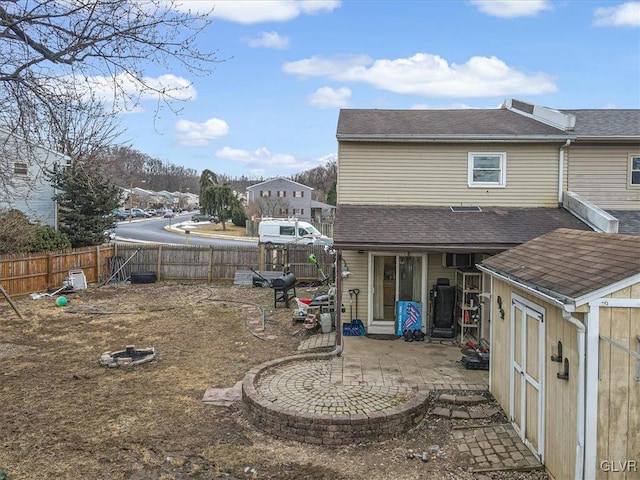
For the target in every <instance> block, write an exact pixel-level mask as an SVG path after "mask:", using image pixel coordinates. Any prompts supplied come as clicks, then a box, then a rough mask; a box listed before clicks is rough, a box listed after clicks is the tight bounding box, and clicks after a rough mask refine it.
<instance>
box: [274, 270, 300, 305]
mask: <svg viewBox="0 0 640 480" xmlns="http://www.w3.org/2000/svg"><path fill="white" fill-rule="evenodd" d="M271 288H273V307H274V308H278V304H279V303H284V304H285V305H286V307H287V308H289V302H290V301H291V300H293V299H294V298H295V297H296V276H295V275H294V274H293V273H291V272H289V273H285V274H283V275H281V276H279V277H276V278H274V279H273V280H271Z"/></svg>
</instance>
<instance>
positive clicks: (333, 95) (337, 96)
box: [309, 87, 351, 108]
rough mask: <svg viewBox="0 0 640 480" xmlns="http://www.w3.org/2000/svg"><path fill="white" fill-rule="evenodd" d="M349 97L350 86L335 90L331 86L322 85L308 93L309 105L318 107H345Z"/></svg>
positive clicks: (347, 104)
mask: <svg viewBox="0 0 640 480" xmlns="http://www.w3.org/2000/svg"><path fill="white" fill-rule="evenodd" d="M350 98H351V89H350V88H347V87H341V88H338V89H337V90H336V89H333V88H331V87H322V88H319V89H318V90H316V91H315V92H314V93H312V94H311V95H309V105H313V106H314V107H318V108H345V107H348V106H349V99H350Z"/></svg>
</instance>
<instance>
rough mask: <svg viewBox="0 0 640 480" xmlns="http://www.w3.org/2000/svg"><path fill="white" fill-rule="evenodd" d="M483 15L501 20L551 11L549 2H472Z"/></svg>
mask: <svg viewBox="0 0 640 480" xmlns="http://www.w3.org/2000/svg"><path fill="white" fill-rule="evenodd" d="M471 3H472V4H473V5H475V6H477V7H478V10H480V11H481V12H482V13H486V14H487V15H492V16H494V17H501V18H515V17H532V16H535V15H537V14H538V13H540V12H543V11H545V10H551V8H552V7H551V2H550V1H548V0H526V1H524V0H471Z"/></svg>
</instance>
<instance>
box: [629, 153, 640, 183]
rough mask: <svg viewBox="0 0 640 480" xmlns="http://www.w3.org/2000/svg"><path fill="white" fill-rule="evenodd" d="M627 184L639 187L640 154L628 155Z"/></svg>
mask: <svg viewBox="0 0 640 480" xmlns="http://www.w3.org/2000/svg"><path fill="white" fill-rule="evenodd" d="M629 185H630V186H632V187H640V155H632V156H631V157H629Z"/></svg>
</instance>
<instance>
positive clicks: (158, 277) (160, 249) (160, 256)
mask: <svg viewBox="0 0 640 480" xmlns="http://www.w3.org/2000/svg"><path fill="white" fill-rule="evenodd" d="M161 268H162V244H160V245H158V259H157V261H156V277H157V280H158V281H160V280H161V278H162V275H161V274H160V269H161Z"/></svg>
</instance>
